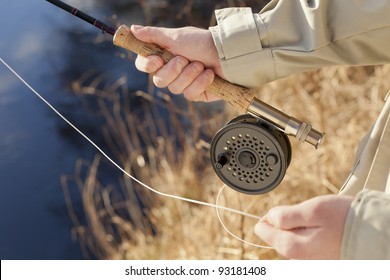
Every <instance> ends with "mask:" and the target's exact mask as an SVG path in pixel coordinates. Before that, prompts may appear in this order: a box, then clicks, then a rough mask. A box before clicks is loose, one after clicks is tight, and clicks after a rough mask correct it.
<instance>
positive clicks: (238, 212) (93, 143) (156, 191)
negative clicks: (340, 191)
mask: <svg viewBox="0 0 390 280" xmlns="http://www.w3.org/2000/svg"><path fill="white" fill-rule="evenodd" d="M0 61H1V63H3V64H4V65H5V66H6V67H7V68H8V69H9V70H10V71H11V72H12V73H13V74H14V75H15V76H16V77H17V78H18V79H19V80H20V81H21V82H22V83H23V84H24V85H25V86H26V87H27V88H29V89H30V90H31V91H32V92H33V93H34V94H35V95H36V96H37V97H38V98H39V99H41V100H42V101H43V102H44V103H45V104H46V105H47V106H48V107H49V108H50V109H51V110H52V111H53V112H54V113H56V114H57V115H58V116H59V117H60V118H61V119H63V120H64V121H65V122H66V123H67V124H68V125H70V126H71V127H72V128H73V129H74V130H76V131H77V132H78V133H79V134H80V135H81V136H82V137H83V138H84V139H86V140H87V141H88V142H89V143H90V144H91V145H92V146H94V147H95V148H96V149H97V150H98V151H99V152H100V153H101V154H102V155H103V156H104V157H105V158H106V159H107V160H108V161H109V162H111V163H112V164H113V165H114V166H115V167H116V168H118V169H119V170H120V171H121V172H123V173H124V174H125V175H126V176H128V177H129V178H130V179H132V180H134V181H135V182H137V183H138V184H140V185H141V186H143V187H144V188H146V189H148V190H149V191H151V192H153V193H156V194H158V195H161V196H164V197H169V198H173V199H177V200H181V201H186V202H190V203H193V204H198V205H203V206H207V207H213V208H215V209H217V215H218V218H219V220H220V222H221V224H222V226H223V228H224V229H225V230H226V231H227V232H228V233H230V234H231V235H232V236H234V237H235V238H237V239H239V240H240V241H242V242H244V243H246V244H249V245H253V246H256V247H260V248H266V249H271V247H267V246H260V245H256V244H252V243H249V242H246V241H244V240H241V239H240V238H238V237H237V236H235V235H234V234H232V233H231V232H230V231H229V230H228V229H227V228H226V226H225V225H224V224H223V222H222V219H221V218H220V216H219V212H218V210H219V209H221V210H225V211H229V212H231V213H235V214H239V215H242V216H246V217H250V218H253V219H256V220H259V219H260V218H261V217H259V216H256V215H253V214H250V213H246V212H243V211H240V210H237V209H233V208H229V207H225V206H220V205H217V204H212V203H208V202H204V201H199V200H195V199H189V198H185V197H181V196H176V195H172V194H167V193H164V192H161V191H158V190H156V189H154V188H152V187H150V186H148V185H147V184H145V183H143V182H141V181H140V180H138V179H137V178H136V177H134V176H133V175H131V174H130V173H128V172H127V171H126V170H124V169H123V168H122V167H121V166H120V165H119V164H118V163H116V162H115V161H114V160H113V159H111V157H109V156H108V155H107V154H106V153H105V152H104V151H103V150H102V149H101V148H100V147H99V146H98V145H97V144H95V142H93V141H92V140H91V139H90V138H89V137H88V136H86V135H85V134H84V133H83V132H82V131H80V130H79V129H78V128H77V127H76V126H75V125H74V124H73V123H71V122H70V121H69V120H68V119H67V118H65V117H64V116H63V115H62V114H61V113H60V112H59V111H57V109H56V108H54V107H53V106H52V105H51V104H50V103H49V102H48V101H47V100H46V99H45V98H44V97H43V96H42V95H40V94H39V93H38V92H37V91H36V90H35V89H34V88H33V87H32V86H30V84H29V83H27V82H26V81H25V80H24V79H23V78H22V77H21V76H20V75H19V74H18V73H17V72H16V71H15V70H14V69H13V68H12V67H11V66H9V65H8V64H7V63H6V62H5V61H4V60H3V59H2V58H0ZM221 190H222V189H221ZM220 192H221V191H220ZM218 197H219V195H218ZM217 202H218V199H217Z"/></svg>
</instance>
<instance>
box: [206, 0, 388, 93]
mask: <svg viewBox="0 0 390 280" xmlns="http://www.w3.org/2000/svg"><path fill="white" fill-rule="evenodd" d="M215 14H216V18H217V23H218V25H217V26H215V27H211V28H210V30H211V32H212V34H213V38H214V41H215V44H216V46H217V49H218V52H219V55H220V59H221V64H222V68H223V73H224V75H225V77H226V78H227V79H228V80H229V81H231V82H233V83H237V84H241V85H244V86H248V87H256V86H259V85H260V84H264V83H266V82H270V81H273V80H276V79H279V78H282V77H285V76H287V75H290V74H293V73H298V72H303V71H308V70H312V69H317V68H319V67H323V66H330V65H369V64H370V65H374V64H384V63H389V62H390V52H389V45H390V36H389V34H390V16H389V15H390V1H388V0H369V1H368V0H322V1H321V0H274V1H271V2H270V3H269V4H268V5H267V6H266V7H265V8H264V9H263V10H262V11H261V12H260V13H259V14H252V12H251V9H250V8H230V9H223V10H217V11H216V13H215Z"/></svg>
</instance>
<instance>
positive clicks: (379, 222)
mask: <svg viewBox="0 0 390 280" xmlns="http://www.w3.org/2000/svg"><path fill="white" fill-rule="evenodd" d="M389 225H390V195H387V194H385V193H383V192H378V191H372V190H367V189H366V190H363V191H361V192H360V193H358V195H357V196H356V197H355V200H354V201H353V202H352V204H351V208H350V210H349V212H348V215H347V220H346V223H345V226H344V234H343V240H342V244H341V259H359V260H362V259H365V260H368V259H390V242H389V240H390V227H389Z"/></svg>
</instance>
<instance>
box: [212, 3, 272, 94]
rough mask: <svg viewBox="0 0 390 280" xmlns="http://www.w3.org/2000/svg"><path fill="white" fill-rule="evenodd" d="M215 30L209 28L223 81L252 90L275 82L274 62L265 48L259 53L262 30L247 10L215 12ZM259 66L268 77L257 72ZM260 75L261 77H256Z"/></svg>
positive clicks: (256, 17)
mask: <svg viewBox="0 0 390 280" xmlns="http://www.w3.org/2000/svg"><path fill="white" fill-rule="evenodd" d="M215 15H216V19H217V24H218V25H217V26H214V27H210V28H209V29H210V31H211V34H212V36H213V39H214V43H215V46H216V48H217V51H218V55H219V59H220V62H221V67H222V71H223V74H224V76H225V78H226V79H227V80H228V81H230V82H233V83H238V84H241V85H243V86H247V87H256V86H259V85H261V84H264V83H266V82H270V81H273V80H275V71H274V61H273V58H272V53H271V51H270V49H269V48H267V49H263V47H262V43H261V38H262V37H261V34H260V33H262V34H264V35H265V33H266V31H265V30H266V28H265V26H264V24H263V22H262V21H261V19H260V17H259V16H258V15H254V14H253V13H252V10H251V8H226V9H221V10H216V11H215ZM259 63H261V65H262V68H263V69H267V70H269V69H270V68H271V71H267V72H271V73H270V74H269V75H267V73H264V72H263V71H259V68H260V67H259ZM260 72H261V73H260Z"/></svg>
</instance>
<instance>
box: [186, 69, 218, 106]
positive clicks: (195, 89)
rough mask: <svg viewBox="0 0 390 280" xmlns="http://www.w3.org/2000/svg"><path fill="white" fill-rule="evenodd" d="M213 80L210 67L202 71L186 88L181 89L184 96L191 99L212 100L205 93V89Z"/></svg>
mask: <svg viewBox="0 0 390 280" xmlns="http://www.w3.org/2000/svg"><path fill="white" fill-rule="evenodd" d="M213 80H214V72H213V71H212V70H210V69H206V70H205V71H203V72H202V73H201V74H200V75H199V76H198V77H197V78H196V79H195V80H194V81H193V82H192V83H191V84H190V85H189V86H188V87H187V88H185V89H184V90H183V93H184V96H185V97H186V98H187V99H189V100H192V101H212V100H209V95H207V94H206V89H207V88H208V87H209V86H210V85H211V84H212V82H213Z"/></svg>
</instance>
